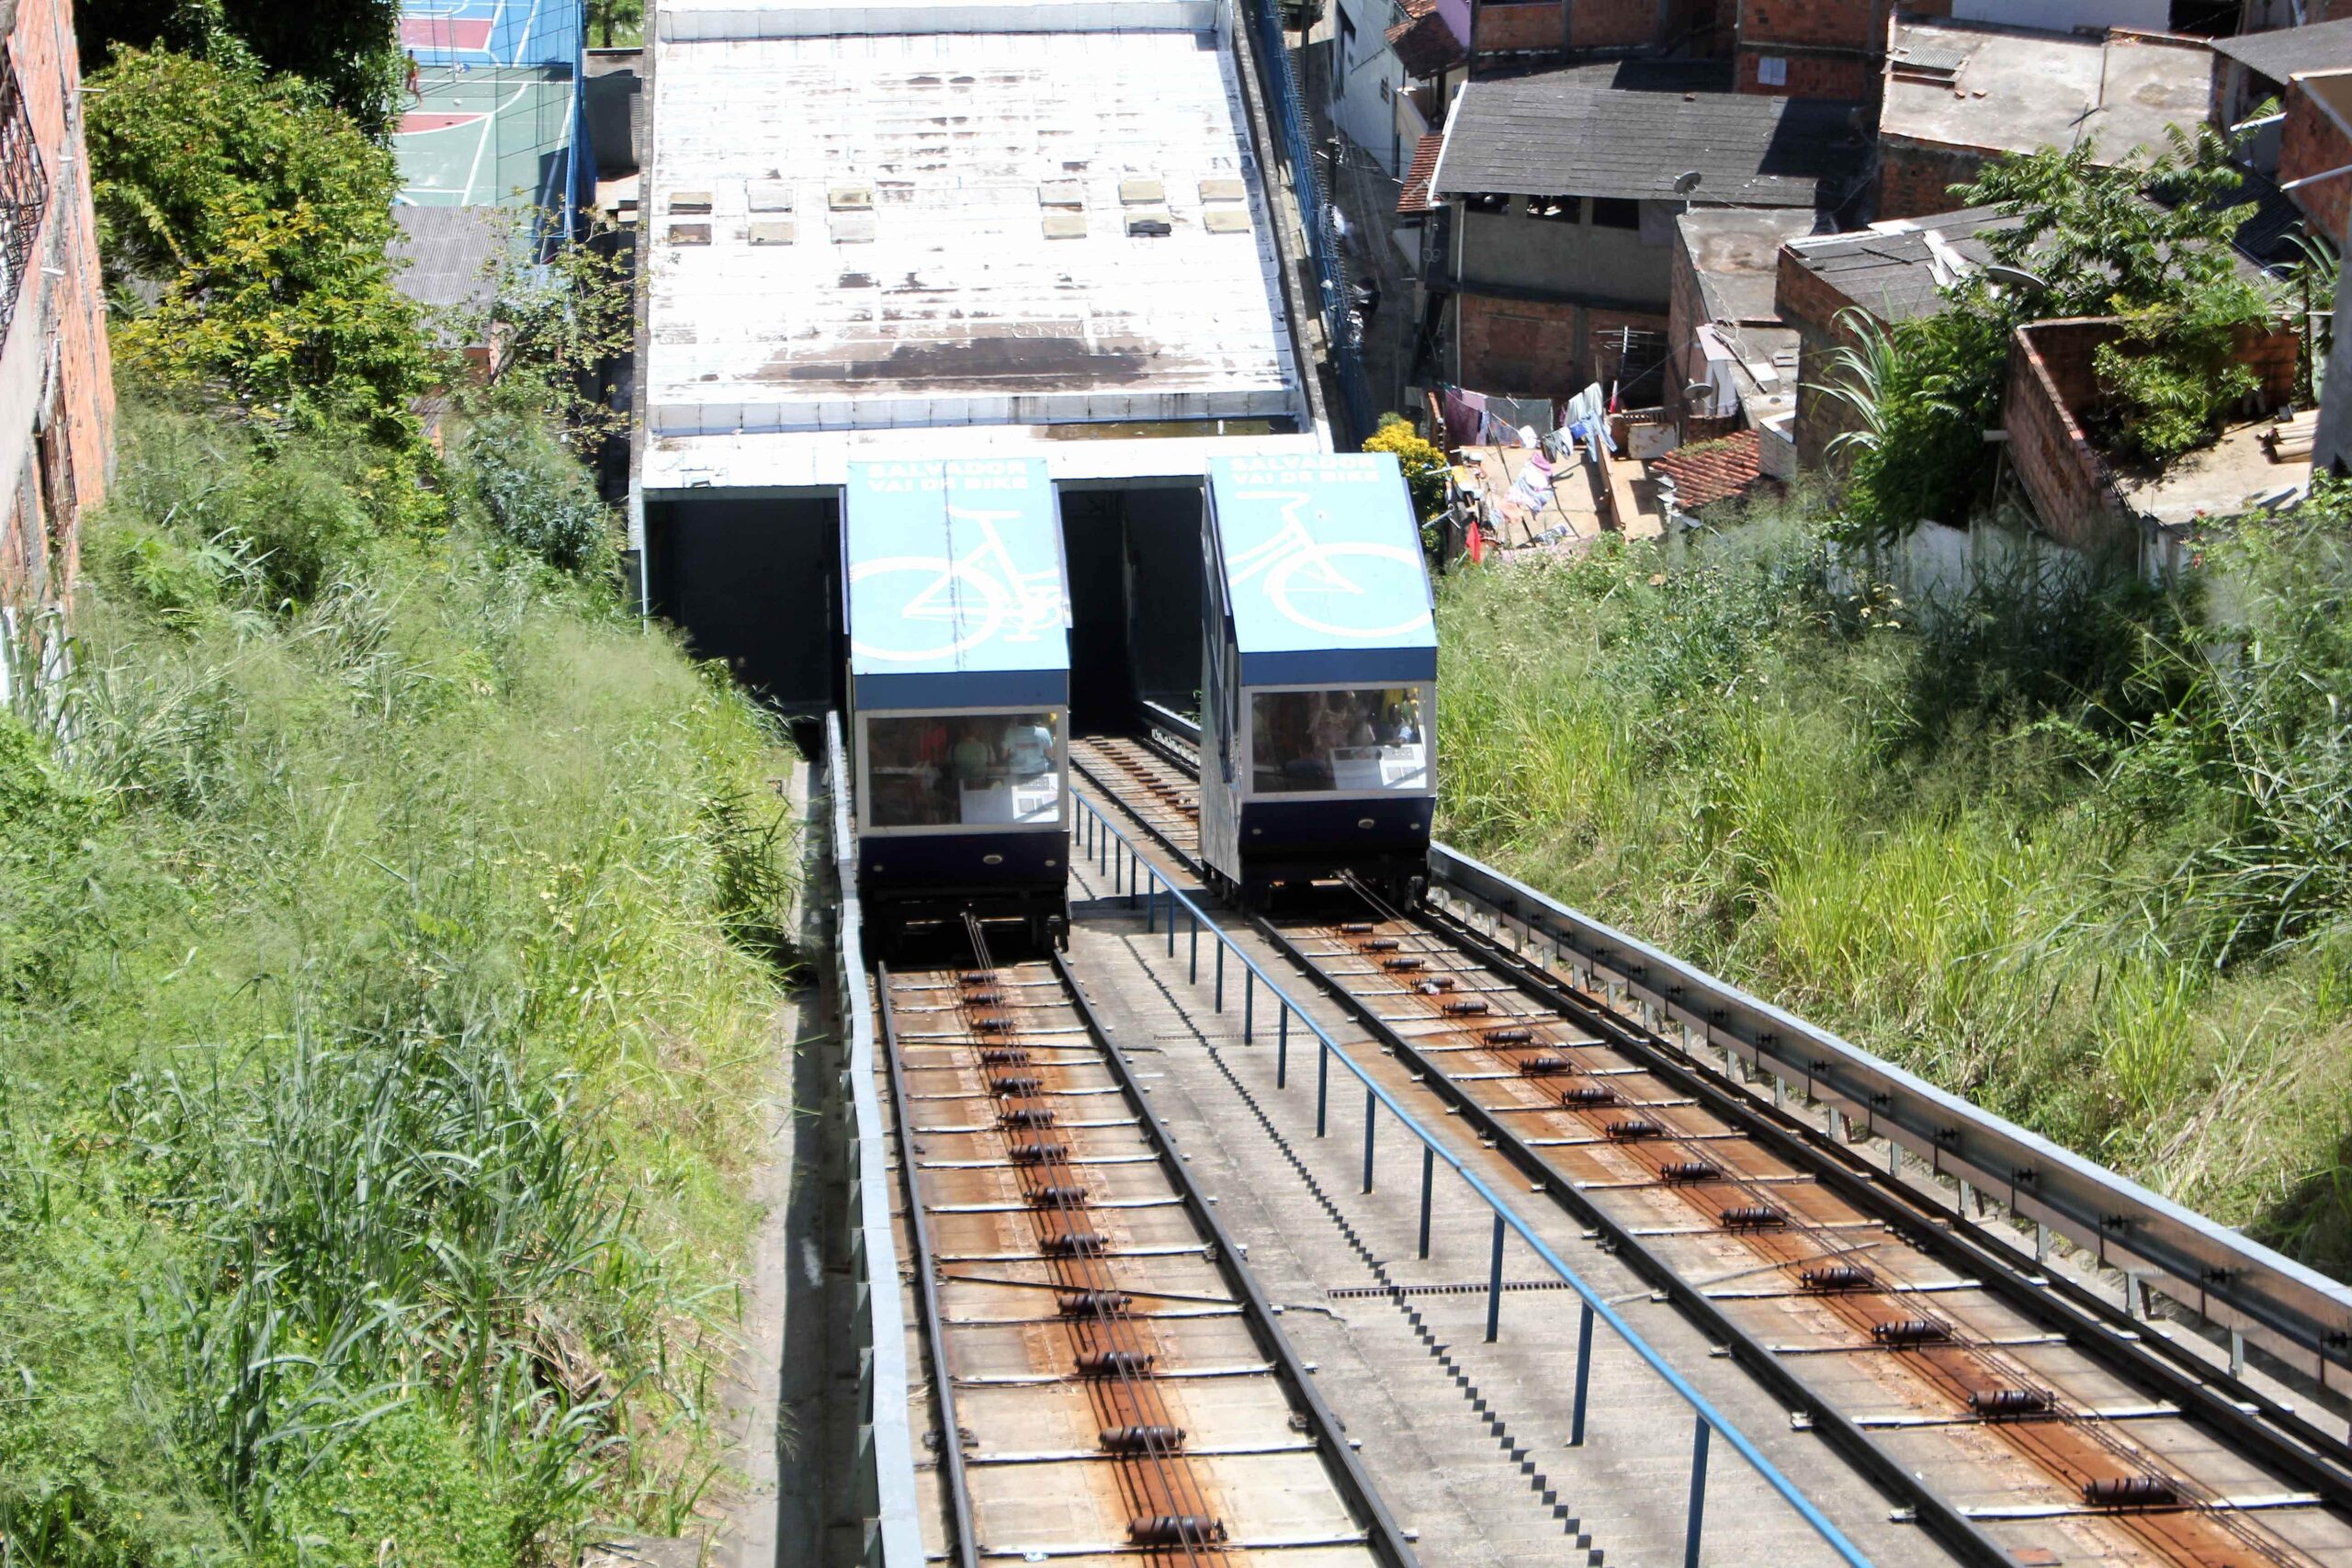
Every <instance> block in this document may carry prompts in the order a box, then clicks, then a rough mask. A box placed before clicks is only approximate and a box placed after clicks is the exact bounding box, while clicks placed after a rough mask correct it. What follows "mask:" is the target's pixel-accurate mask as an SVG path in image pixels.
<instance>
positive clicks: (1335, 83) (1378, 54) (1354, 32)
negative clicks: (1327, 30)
mask: <svg viewBox="0 0 2352 1568" xmlns="http://www.w3.org/2000/svg"><path fill="white" fill-rule="evenodd" d="M1396 11H1397V5H1396V0H1333V4H1332V6H1331V52H1330V62H1331V69H1330V78H1331V123H1332V125H1333V126H1335V127H1336V128H1338V130H1339V131H1340V134H1341V135H1343V136H1345V137H1346V138H1347V139H1348V140H1349V141H1351V142H1353V143H1354V144H1355V145H1356V146H1358V147H1360V148H1362V149H1363V152H1365V153H1366V154H1367V155H1369V156H1370V157H1371V159H1372V161H1373V162H1374V164H1378V165H1379V166H1380V171H1381V173H1383V174H1385V175H1396V174H1397V173H1398V172H1400V171H1401V170H1402V169H1403V167H1404V165H1405V162H1406V160H1407V159H1408V158H1409V157H1410V156H1411V155H1412V147H1413V141H1407V140H1406V138H1405V131H1404V128H1403V125H1402V123H1401V122H1400V121H1399V119H1398V118H1397V98H1398V97H1399V96H1401V95H1402V94H1403V93H1404V91H1405V87H1406V83H1407V77H1406V74H1405V67H1404V64H1403V62H1401V61H1399V60H1398V59H1397V51H1396V49H1395V47H1394V46H1393V45H1391V43H1390V42H1389V39H1388V35H1389V33H1390V32H1391V31H1393V30H1395V29H1396V28H1399V27H1401V26H1403V25H1404V24H1403V23H1400V22H1397V21H1394V20H1392V17H1393V16H1394V14H1395V13H1396ZM1415 140H1416V141H1418V140H1419V138H1418V137H1416V138H1415Z"/></svg>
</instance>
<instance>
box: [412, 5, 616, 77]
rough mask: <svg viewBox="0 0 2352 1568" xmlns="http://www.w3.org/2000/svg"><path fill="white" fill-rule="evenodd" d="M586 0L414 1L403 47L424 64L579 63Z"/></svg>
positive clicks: (508, 64) (512, 64)
mask: <svg viewBox="0 0 2352 1568" xmlns="http://www.w3.org/2000/svg"><path fill="white" fill-rule="evenodd" d="M580 45H581V5H580V0H410V3H409V4H408V5H406V6H402V7H401V48H403V49H405V50H406V51H408V52H409V53H410V54H411V55H413V56H414V57H415V59H416V62H417V63H418V64H419V65H424V66H433V65H464V66H485V65H486V66H507V67H512V66H518V65H564V66H570V65H573V64H575V63H576V62H578V60H579V58H580Z"/></svg>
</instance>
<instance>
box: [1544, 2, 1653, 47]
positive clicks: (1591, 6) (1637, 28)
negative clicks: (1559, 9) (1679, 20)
mask: <svg viewBox="0 0 2352 1568" xmlns="http://www.w3.org/2000/svg"><path fill="white" fill-rule="evenodd" d="M1665 19H1666V8H1665V7H1664V6H1660V5H1659V4H1658V3H1657V0H1572V3H1571V4H1570V6H1568V46H1569V47H1570V48H1572V49H1633V48H1639V47H1643V46H1645V45H1648V44H1654V43H1660V42H1663V41H1664V40H1663V39H1660V38H1659V37H1658V28H1659V24H1660V23H1661V22H1662V21H1664V20H1665Z"/></svg>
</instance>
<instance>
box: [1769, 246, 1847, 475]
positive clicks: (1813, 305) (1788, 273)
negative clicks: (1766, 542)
mask: <svg viewBox="0 0 2352 1568" xmlns="http://www.w3.org/2000/svg"><path fill="white" fill-rule="evenodd" d="M1853 303H1854V302H1853V301H1852V300H1850V299H1847V298H1846V296H1845V295H1843V294H1841V293H1839V292H1838V290H1837V289H1835V288H1831V287H1830V286H1829V285H1828V284H1827V283H1825V282H1824V281H1822V279H1821V278H1820V276H1818V275H1816V274H1815V273H1814V272H1813V271H1812V270H1811V269H1809V268H1807V267H1804V266H1801V265H1798V264H1797V260H1796V257H1795V255H1794V254H1792V252H1790V251H1789V250H1788V249H1787V247H1785V246H1783V247H1782V248H1781V273H1780V279H1779V283H1778V285H1777V287H1776V288H1774V290H1773V298H1772V308H1773V310H1775V311H1776V312H1777V313H1778V314H1779V316H1780V318H1781V320H1782V321H1786V322H1787V323H1788V324H1789V325H1791V326H1792V327H1794V328H1795V329H1796V330H1797V417H1796V430H1795V436H1796V448H1797V467H1798V468H1800V469H1801V470H1803V471H1804V472H1807V473H1815V472H1820V471H1824V470H1827V469H1832V468H1835V465H1834V464H1832V463H1831V461H1830V457H1829V444H1830V443H1831V442H1832V441H1835V440H1836V439H1837V438H1838V436H1839V435H1840V434H1844V433H1845V432H1846V431H1848V430H1850V429H1852V428H1854V425H1855V423H1856V420H1855V417H1854V415H1853V413H1852V411H1851V410H1850V409H1849V408H1848V407H1847V405H1846V404H1845V403H1843V402H1841V401H1839V400H1838V399H1836V398H1832V397H1830V396H1828V395H1827V394H1826V393H1825V392H1822V391H1820V390H1818V388H1820V387H1822V386H1823V385H1825V384H1827V383H1829V382H1831V381H1833V380H1834V379H1835V378H1836V376H1837V371H1836V369H1835V368H1834V367H1835V365H1836V361H1837V354H1838V349H1840V348H1844V347H1850V346H1852V345H1853V344H1854V343H1855V342H1856V341H1857V340H1856V338H1855V337H1854V335H1853V333H1851V332H1849V330H1848V329H1847V327H1846V325H1845V324H1844V323H1843V322H1842V321H1839V320H1838V316H1839V315H1840V314H1841V313H1842V312H1843V311H1845V310H1848V309H1849V308H1850V307H1851V306H1852V305H1853Z"/></svg>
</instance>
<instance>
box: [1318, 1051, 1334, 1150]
mask: <svg viewBox="0 0 2352 1568" xmlns="http://www.w3.org/2000/svg"><path fill="white" fill-rule="evenodd" d="M1330 1104H1331V1047H1329V1045H1326V1044H1324V1043H1322V1042H1321V1041H1319V1040H1318V1041H1317V1042H1316V1043H1315V1135H1316V1136H1317V1137H1318V1138H1319V1137H1321V1136H1322V1135H1323V1129H1324V1127H1325V1125H1326V1124H1327V1120H1328V1119H1327V1114H1326V1113H1327V1112H1328V1111H1329V1109H1330Z"/></svg>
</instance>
